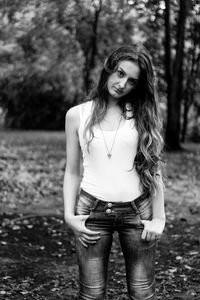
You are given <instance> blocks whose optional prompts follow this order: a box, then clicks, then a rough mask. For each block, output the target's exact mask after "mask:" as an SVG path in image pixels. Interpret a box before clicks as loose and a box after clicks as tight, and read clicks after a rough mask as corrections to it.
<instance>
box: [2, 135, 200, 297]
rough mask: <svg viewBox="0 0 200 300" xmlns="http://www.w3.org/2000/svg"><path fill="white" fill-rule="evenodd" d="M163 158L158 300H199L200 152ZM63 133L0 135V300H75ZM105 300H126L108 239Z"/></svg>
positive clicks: (194, 148)
mask: <svg viewBox="0 0 200 300" xmlns="http://www.w3.org/2000/svg"><path fill="white" fill-rule="evenodd" d="M184 148H185V151H182V152H175V153H167V154H166V163H167V176H168V182H167V185H166V192H165V198H166V214H167V224H166V228H165V231H164V233H163V236H162V238H161V240H160V241H159V243H158V248H157V260H156V274H157V276H156V280H157V292H158V300H159V299H170V300H176V299H177V300H178V299H185V300H195V299H196V300H197V299H200V284H199V275H200V145H197V144H187V145H184ZM64 168H65V137H64V133H62V132H32V131H27V132H22V131H2V132H0V299H4V300H12V299H17V300H18V299H19V300H21V299H27V300H32V299H39V300H55V299H58V300H59V299H62V300H73V299H77V296H76V295H77V289H78V287H77V272H78V269H77V264H76V255H75V249H74V240H73V235H72V232H71V231H70V230H69V229H68V227H67V225H65V224H64V222H63V199H62V182H63V174H64ZM107 295H108V297H107V299H108V300H111V299H113V300H122V299H123V300H125V299H128V297H127V289H126V282H125V269H124V260H123V256H122V252H121V249H120V246H119V243H118V240H117V236H116V235H115V237H114V242H113V247H112V252H111V256H110V264H109V280H108V292H107Z"/></svg>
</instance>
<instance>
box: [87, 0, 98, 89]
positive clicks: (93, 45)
mask: <svg viewBox="0 0 200 300" xmlns="http://www.w3.org/2000/svg"><path fill="white" fill-rule="evenodd" d="M94 6H95V14H94V22H93V28H92V37H91V42H90V47H89V49H88V55H87V56H86V61H85V76H84V82H85V90H86V93H88V91H89V89H90V85H91V71H92V69H93V68H94V66H95V57H96V55H97V29H98V23H99V15H100V12H101V8H102V0H99V2H98V4H97V5H96V4H95V5H94Z"/></svg>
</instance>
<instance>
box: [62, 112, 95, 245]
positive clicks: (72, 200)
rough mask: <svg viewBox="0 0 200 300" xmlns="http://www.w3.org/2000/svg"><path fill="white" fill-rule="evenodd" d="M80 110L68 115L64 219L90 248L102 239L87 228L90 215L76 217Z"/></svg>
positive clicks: (79, 161)
mask: <svg viewBox="0 0 200 300" xmlns="http://www.w3.org/2000/svg"><path fill="white" fill-rule="evenodd" d="M78 109H79V108H78V106H75V107H73V108H71V109H70V110H69V111H68V112H67V114H66V123H65V124H66V126H65V128H66V156H67V161H66V169H65V175H64V183H63V195H64V218H65V221H66V223H67V224H68V225H69V226H70V227H71V229H72V230H73V231H74V233H75V235H77V237H78V239H79V241H80V242H81V243H82V244H83V246H84V247H88V244H94V243H96V242H97V241H98V239H100V232H97V231H94V230H89V229H88V228H86V226H85V221H86V219H87V218H88V215H75V205H76V198H77V194H78V192H79V187H80V181H81V178H82V171H83V168H82V165H81V164H82V160H81V149H80V145H79V138H78V128H79V123H80V120H79V111H78Z"/></svg>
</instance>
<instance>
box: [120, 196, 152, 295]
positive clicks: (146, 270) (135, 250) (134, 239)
mask: <svg viewBox="0 0 200 300" xmlns="http://www.w3.org/2000/svg"><path fill="white" fill-rule="evenodd" d="M141 219H143V220H151V219H152V205H151V201H150V199H148V198H147V199H146V200H143V201H142V202H141V204H140V205H139V206H138V207H137V213H136V214H135V212H134V213H133V214H131V213H129V214H127V215H126V216H124V222H123V224H124V225H123V227H122V228H121V229H120V230H119V239H120V243H121V247H122V251H123V254H124V259H125V263H126V277H127V286H128V292H129V296H130V299H134V300H146V299H148V300H153V299H156V296H155V274H154V273H155V272H154V270H155V251H156V242H155V241H150V242H149V241H144V240H142V238H141V235H142V231H143V228H144V225H143V224H142V222H141Z"/></svg>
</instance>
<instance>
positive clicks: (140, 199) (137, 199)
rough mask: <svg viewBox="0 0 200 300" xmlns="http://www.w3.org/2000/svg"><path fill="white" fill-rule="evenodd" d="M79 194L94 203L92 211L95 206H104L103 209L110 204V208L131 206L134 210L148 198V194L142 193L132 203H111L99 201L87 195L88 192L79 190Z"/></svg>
mask: <svg viewBox="0 0 200 300" xmlns="http://www.w3.org/2000/svg"><path fill="white" fill-rule="evenodd" d="M80 193H81V194H82V195H85V196H86V197H87V198H89V199H90V200H93V201H94V206H93V207H92V210H93V209H95V208H96V207H97V205H98V206H99V205H100V206H104V207H105V208H106V207H107V206H109V203H112V207H113V208H114V207H116V208H117V207H118V208H120V207H129V206H133V207H134V208H135V209H136V210H137V208H138V206H139V203H141V201H142V200H144V199H146V198H147V197H148V196H149V193H143V194H141V195H140V196H139V197H137V198H135V199H134V200H132V201H127V202H113V201H103V200H100V199H98V198H96V197H95V196H93V195H91V194H89V193H88V192H86V191H85V190H83V189H81V190H80Z"/></svg>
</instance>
